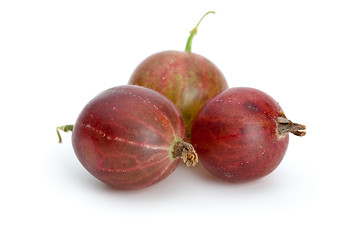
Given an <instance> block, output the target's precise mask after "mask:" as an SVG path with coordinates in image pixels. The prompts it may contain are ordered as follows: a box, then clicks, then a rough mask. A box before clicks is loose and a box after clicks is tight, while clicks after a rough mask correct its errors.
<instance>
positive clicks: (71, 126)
mask: <svg viewBox="0 0 359 240" xmlns="http://www.w3.org/2000/svg"><path fill="white" fill-rule="evenodd" d="M73 129H74V125H64V126H60V127H57V128H56V132H57V136H58V137H59V143H62V138H61V135H60V130H61V131H63V132H68V131H72V130H73Z"/></svg>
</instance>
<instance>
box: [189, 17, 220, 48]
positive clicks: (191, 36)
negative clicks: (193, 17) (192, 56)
mask: <svg viewBox="0 0 359 240" xmlns="http://www.w3.org/2000/svg"><path fill="white" fill-rule="evenodd" d="M209 13H213V14H214V13H215V12H213V11H209V12H207V13H206V14H205V15H203V17H202V18H201V19H200V20H199V22H198V23H197V25H196V27H195V28H193V29H192V30H191V31H190V35H189V37H188V40H187V44H186V52H191V50H192V40H193V37H194V36H195V35H196V34H197V30H198V26H199V24H200V23H201V22H202V20H203V18H204V17H205V16H207V15H208V14H209Z"/></svg>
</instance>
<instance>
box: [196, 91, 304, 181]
mask: <svg viewBox="0 0 359 240" xmlns="http://www.w3.org/2000/svg"><path fill="white" fill-rule="evenodd" d="M304 129H305V126H304V125H301V124H296V123H293V122H291V121H290V120H288V119H287V118H286V116H285V115H284V112H283V110H282V109H281V107H280V106H279V104H278V103H277V102H276V101H275V100H274V99H273V98H272V97H270V96H269V95H268V94H266V93H264V92H262V91H260V90H257V89H253V88H242V87H237V88H229V89H226V90H224V91H223V92H221V93H219V94H217V95H216V96H214V97H213V98H211V99H210V100H208V101H207V102H206V104H205V105H204V106H203V107H202V109H201V110H200V111H199V113H198V114H197V116H196V118H195V120H194V122H193V126H192V133H191V142H192V144H193V146H194V148H195V149H196V152H197V154H198V158H199V162H200V163H201V165H202V166H203V167H204V168H205V169H206V170H208V171H209V172H210V173H212V174H213V175H215V176H217V177H219V178H222V179H224V180H227V181H231V182H240V181H245V180H252V179H257V178H260V177H263V176H265V175H267V174H269V173H271V172H272V171H273V170H274V169H275V168H276V167H277V166H278V165H279V164H280V162H281V161H282V159H283V157H284V155H285V153H286V150H287V146H288V141H289V136H288V133H290V132H291V133H293V134H295V135H298V136H304V135H305V132H304V131H302V130H304Z"/></svg>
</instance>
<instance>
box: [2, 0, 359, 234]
mask: <svg viewBox="0 0 359 240" xmlns="http://www.w3.org/2000/svg"><path fill="white" fill-rule="evenodd" d="M209 10H213V11H216V14H215V15H208V16H207V17H206V18H205V19H204V21H203V22H202V24H201V26H200V28H199V30H198V35H197V36H196V37H195V38H194V41H193V47H192V51H193V52H195V53H198V54H201V55H203V56H205V57H207V58H208V59H210V60H211V61H212V62H214V63H215V64H216V65H217V66H218V67H219V68H220V69H221V70H222V72H223V73H224V75H225V76H226V78H227V81H228V83H229V85H230V86H231V87H235V86H247V87H255V88H259V89H261V90H263V91H265V92H267V93H268V94H270V95H271V96H272V97H274V98H275V99H276V100H277V101H279V103H280V104H281V106H282V108H283V109H284V111H285V113H286V115H287V117H288V118H290V119H291V120H293V121H296V122H299V123H302V124H306V125H307V128H308V131H307V136H305V137H303V138H297V137H295V136H291V137H290V145H289V148H288V151H287V154H286V156H285V158H284V160H283V161H282V163H281V165H280V166H279V167H278V168H277V169H276V170H275V171H274V172H273V173H272V174H270V175H269V176H267V177H265V178H262V179H261V180H258V181H255V182H250V183H245V184H229V183H226V182H223V181H220V180H217V179H216V178H214V177H211V176H209V175H208V174H207V173H206V172H205V171H204V170H202V169H201V168H199V167H197V168H194V169H187V168H185V167H184V166H182V165H181V166H179V167H178V168H177V169H176V171H175V172H174V173H173V174H172V175H171V176H169V177H168V178H167V179H165V180H164V181H162V182H161V183H158V184H156V185H154V186H151V187H149V188H146V189H143V190H138V191H117V190H113V189H110V188H108V187H106V186H105V185H104V184H102V183H100V182H99V181H98V180H96V179H94V178H93V177H92V176H91V175H90V174H88V173H87V172H86V171H85V169H84V168H83V167H82V166H81V164H80V163H79V161H78V160H77V159H76V157H75V155H74V153H73V150H72V146H71V133H68V134H63V138H64V139H63V140H64V143H63V144H62V145H59V144H58V143H57V136H56V133H55V128H56V126H59V125H63V124H71V123H74V122H75V120H76V118H77V116H78V114H79V112H80V111H81V109H82V107H83V106H84V105H85V104H86V103H87V102H88V101H89V100H90V99H92V98H93V97H94V96H95V95H96V94H98V93H99V92H101V91H103V90H105V89H107V88H110V87H113V86H116V85H123V84H126V83H127V81H128V79H129V77H130V75H131V73H132V71H133V70H134V68H135V67H136V66H137V64H139V63H140V62H141V61H142V60H143V59H145V58H146V57H148V56H149V55H151V54H153V53H156V52H160V51H163V50H180V51H181V50H183V49H184V48H185V44H186V40H187V37H188V35H189V34H188V33H189V31H190V30H191V29H192V28H193V27H194V26H195V25H196V24H197V22H198V20H199V19H200V18H201V17H202V15H203V14H204V13H205V12H207V11H209ZM358 12H359V3H358V1H355V0H353V1H348V0H340V1H339V0H338V1H331V0H325V1H324V0H323V1H320V0H302V1H288V0H282V1H279V0H271V1H267V0H263V1H259V0H253V1H225V0H221V1H209V0H206V1H194V0H192V1H187V0H181V1H155V0H152V1H136V0H131V1H78V0H71V1H45V0H44V1H39V0H34V1H16V0H13V1H1V2H0V81H1V88H0V100H1V101H0V114H1V115H0V126H1V130H0V141H1V142H0V150H1V156H0V160H1V165H0V169H1V173H0V191H1V197H0V221H1V223H0V229H1V230H0V238H1V239H61V240H64V239H208V238H209V237H211V238H213V239H228V238H229V239H326V238H328V237H332V239H358V238H359V233H358V230H357V227H358V214H359V205H358V203H359V197H358V184H359V164H358V162H359V157H358V148H359V140H358V135H359V130H358V120H359V114H358V103H359V97H358V95H359V94H358V90H359V87H358V85H357V82H358V80H359V33H358V31H359V14H358Z"/></svg>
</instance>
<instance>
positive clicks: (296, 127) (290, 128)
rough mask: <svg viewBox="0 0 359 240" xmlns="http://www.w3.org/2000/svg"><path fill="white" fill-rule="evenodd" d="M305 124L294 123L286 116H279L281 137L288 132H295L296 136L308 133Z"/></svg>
mask: <svg viewBox="0 0 359 240" xmlns="http://www.w3.org/2000/svg"><path fill="white" fill-rule="evenodd" d="M305 129H306V128H305V125H302V124H298V123H293V122H292V121H290V120H288V119H287V118H285V117H278V118H277V134H278V135H279V137H284V136H286V135H287V133H293V134H294V135H296V136H300V137H302V136H304V135H305V134H306V132H305V131H303V130H305Z"/></svg>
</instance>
